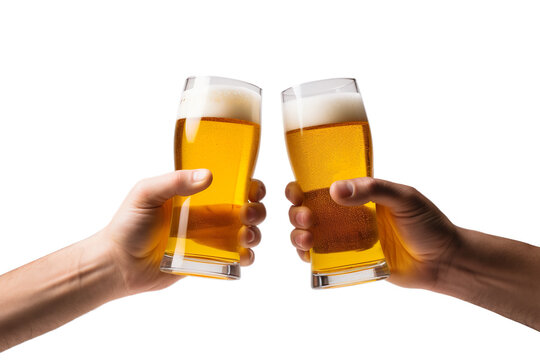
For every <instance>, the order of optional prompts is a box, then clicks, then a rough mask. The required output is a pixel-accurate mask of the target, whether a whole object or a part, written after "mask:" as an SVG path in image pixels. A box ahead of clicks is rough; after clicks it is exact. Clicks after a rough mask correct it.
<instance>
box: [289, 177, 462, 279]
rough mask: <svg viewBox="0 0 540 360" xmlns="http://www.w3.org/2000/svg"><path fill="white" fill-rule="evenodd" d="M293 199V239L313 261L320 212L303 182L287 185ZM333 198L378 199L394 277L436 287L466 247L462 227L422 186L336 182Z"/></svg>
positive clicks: (352, 202)
mask: <svg viewBox="0 0 540 360" xmlns="http://www.w3.org/2000/svg"><path fill="white" fill-rule="evenodd" d="M285 195H286V196H287V199H289V201H291V202H292V204H293V206H291V208H290V210H289V218H290V221H291V223H292V225H293V226H294V227H295V229H294V230H293V231H292V232H291V241H292V243H293V245H294V246H295V247H296V248H297V251H298V254H299V255H300V257H301V258H302V259H303V260H304V261H308V262H309V260H310V252H309V250H310V249H311V248H312V247H313V236H312V234H311V233H310V231H309V228H310V227H311V226H312V225H313V222H314V217H313V213H312V212H311V210H310V209H309V208H307V207H306V206H303V205H302V204H303V201H304V194H303V192H302V190H301V189H300V186H298V184H297V183H295V182H291V183H289V184H288V185H287V188H286V189H285ZM330 196H331V197H332V199H333V200H334V201H335V202H336V203H338V204H340V205H344V206H360V205H363V204H365V203H367V202H369V201H372V202H374V203H376V204H377V225H378V228H379V238H380V241H381V246H382V248H383V252H384V255H385V257H386V260H387V262H388V265H389V267H390V272H391V275H390V277H389V278H388V280H389V281H390V282H392V283H394V284H396V285H399V286H403V287H414V288H423V289H434V288H435V287H436V285H437V279H438V278H439V276H440V274H441V272H443V271H446V270H447V269H448V267H449V266H450V265H451V263H452V258H453V256H454V253H455V251H456V249H458V248H459V246H460V240H459V236H458V234H459V228H458V227H456V226H455V225H454V224H452V222H450V220H448V218H447V217H446V216H445V215H444V214H443V213H442V212H441V211H440V210H439V209H438V208H437V207H436V206H435V205H434V204H433V203H432V202H431V201H429V199H427V198H426V197H425V196H423V195H422V194H421V193H420V192H418V191H417V190H416V189H414V188H412V187H410V186H406V185H401V184H396V183H392V182H390V181H385V180H380V179H374V178H370V177H363V178H356V179H351V180H342V181H336V182H335V183H333V184H332V186H331V187H330Z"/></svg>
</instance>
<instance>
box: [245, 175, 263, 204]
mask: <svg viewBox="0 0 540 360" xmlns="http://www.w3.org/2000/svg"><path fill="white" fill-rule="evenodd" d="M264 195H266V187H265V186H264V184H263V182H262V181H260V180H257V179H252V180H251V184H250V185H249V193H248V200H249V201H253V202H259V201H261V200H262V199H263V198H264Z"/></svg>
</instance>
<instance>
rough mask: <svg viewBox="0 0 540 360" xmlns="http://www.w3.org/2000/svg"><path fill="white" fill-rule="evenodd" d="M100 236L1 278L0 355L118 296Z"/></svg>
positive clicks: (119, 284) (117, 285)
mask: <svg viewBox="0 0 540 360" xmlns="http://www.w3.org/2000/svg"><path fill="white" fill-rule="evenodd" d="M103 245H104V244H103V243H101V239H100V238H99V234H97V235H94V236H93V237H90V238H88V239H86V240H83V241H80V242H78V243H76V244H74V245H71V246H69V247H66V248H64V249H61V250H59V251H57V252H55V253H52V254H50V255H47V256H45V257H43V258H41V259H38V260H36V261H34V262H32V263H30V264H27V265H24V266H22V267H20V268H18V269H15V270H13V271H11V272H9V273H7V274H4V275H2V276H0V289H1V290H2V294H1V295H0V351H2V350H5V349H7V348H9V347H11V346H14V345H16V344H19V343H21V342H23V341H26V340H28V339H30V338H33V337H36V336H38V335H41V334H43V333H45V332H47V331H50V330H52V329H55V328H57V327H59V326H61V325H63V324H65V323H66V322H69V321H71V320H73V319H74V318H76V317H78V316H80V315H82V314H84V313H86V312H88V311H90V310H92V309H94V308H96V307H98V306H100V305H101V304H103V303H105V302H107V301H110V300H113V299H115V298H118V297H121V296H123V292H122V279H121V278H120V276H119V274H118V272H117V271H116V269H115V266H114V263H113V262H112V261H111V257H110V255H109V253H108V250H107V247H106V246H103Z"/></svg>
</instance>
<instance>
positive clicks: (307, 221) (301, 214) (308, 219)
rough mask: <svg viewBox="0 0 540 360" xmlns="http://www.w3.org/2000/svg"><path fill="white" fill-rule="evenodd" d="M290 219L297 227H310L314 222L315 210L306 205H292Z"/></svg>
mask: <svg viewBox="0 0 540 360" xmlns="http://www.w3.org/2000/svg"><path fill="white" fill-rule="evenodd" d="M289 221H290V222H291V224H292V225H293V226H294V227H296V228H300V229H309V228H310V227H311V226H313V222H314V219H313V212H311V210H310V209H309V208H307V207H305V206H291V208H290V209H289Z"/></svg>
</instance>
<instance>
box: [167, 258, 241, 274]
mask: <svg viewBox="0 0 540 360" xmlns="http://www.w3.org/2000/svg"><path fill="white" fill-rule="evenodd" d="M159 269H160V270H161V271H163V272H166V273H170V274H175V275H192V276H203V277H208V278H213V279H225V280H237V279H240V264H239V263H224V262H219V261H213V260H207V259H196V258H190V257H184V256H170V255H167V254H165V255H163V259H162V260H161V265H160V266H159Z"/></svg>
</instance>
